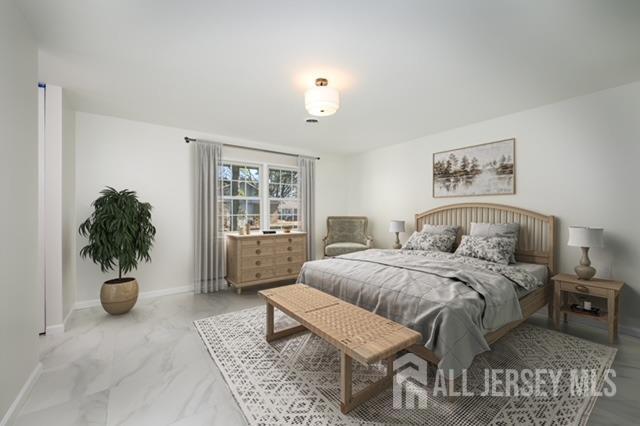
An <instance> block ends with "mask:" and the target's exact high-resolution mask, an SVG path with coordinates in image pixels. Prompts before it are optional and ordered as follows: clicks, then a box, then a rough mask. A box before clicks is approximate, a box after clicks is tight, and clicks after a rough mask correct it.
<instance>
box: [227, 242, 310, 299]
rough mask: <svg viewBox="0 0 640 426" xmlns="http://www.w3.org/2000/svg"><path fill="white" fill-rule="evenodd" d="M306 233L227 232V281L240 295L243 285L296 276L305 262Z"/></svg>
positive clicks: (248, 285)
mask: <svg viewBox="0 0 640 426" xmlns="http://www.w3.org/2000/svg"><path fill="white" fill-rule="evenodd" d="M306 235H307V234H306V233H304V232H291V233H289V234H285V233H281V232H279V233H277V234H258V233H256V234H250V235H239V234H236V233H229V234H227V281H228V282H229V284H231V285H232V286H233V287H234V288H235V289H236V290H237V292H238V294H240V293H241V292H242V289H243V288H245V287H251V286H254V285H259V284H267V283H271V282H276V281H285V280H292V279H296V278H297V277H298V272H300V268H301V267H302V264H303V263H304V262H306V261H307V239H306Z"/></svg>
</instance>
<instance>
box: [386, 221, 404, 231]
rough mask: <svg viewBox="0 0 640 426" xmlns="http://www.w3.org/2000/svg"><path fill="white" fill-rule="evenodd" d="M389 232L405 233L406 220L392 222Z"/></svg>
mask: <svg viewBox="0 0 640 426" xmlns="http://www.w3.org/2000/svg"><path fill="white" fill-rule="evenodd" d="M389 232H404V220H392V221H391V223H390V224H389Z"/></svg>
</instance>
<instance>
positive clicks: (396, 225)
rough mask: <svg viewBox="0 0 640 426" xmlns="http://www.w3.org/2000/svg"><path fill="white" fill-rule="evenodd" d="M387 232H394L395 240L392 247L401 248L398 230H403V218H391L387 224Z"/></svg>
mask: <svg viewBox="0 0 640 426" xmlns="http://www.w3.org/2000/svg"><path fill="white" fill-rule="evenodd" d="M389 232H395V233H396V242H395V243H394V244H393V248H394V249H401V248H402V244H400V238H399V237H398V235H399V234H400V232H404V220H392V221H391V223H390V224H389Z"/></svg>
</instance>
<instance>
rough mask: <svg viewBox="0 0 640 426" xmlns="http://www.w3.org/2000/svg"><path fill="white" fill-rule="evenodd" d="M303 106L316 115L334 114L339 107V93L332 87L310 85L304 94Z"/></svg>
mask: <svg viewBox="0 0 640 426" xmlns="http://www.w3.org/2000/svg"><path fill="white" fill-rule="evenodd" d="M304 107H305V108H306V109H307V112H308V113H309V114H311V115H314V116H316V117H326V116H328V115H332V114H335V113H336V111H337V110H338V108H340V94H339V93H338V91H337V90H336V89H334V88H333V87H329V86H316V87H312V88H311V89H309V90H307V91H306V92H305V94H304Z"/></svg>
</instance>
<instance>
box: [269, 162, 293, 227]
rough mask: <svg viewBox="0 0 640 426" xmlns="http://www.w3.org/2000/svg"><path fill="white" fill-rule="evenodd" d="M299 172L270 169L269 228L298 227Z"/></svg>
mask: <svg viewBox="0 0 640 426" xmlns="http://www.w3.org/2000/svg"><path fill="white" fill-rule="evenodd" d="M299 207H300V202H299V200H298V171H297V170H294V169H284V168H276V167H269V226H270V228H271V229H281V228H282V226H283V225H292V226H293V227H294V228H297V227H298V210H299Z"/></svg>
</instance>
